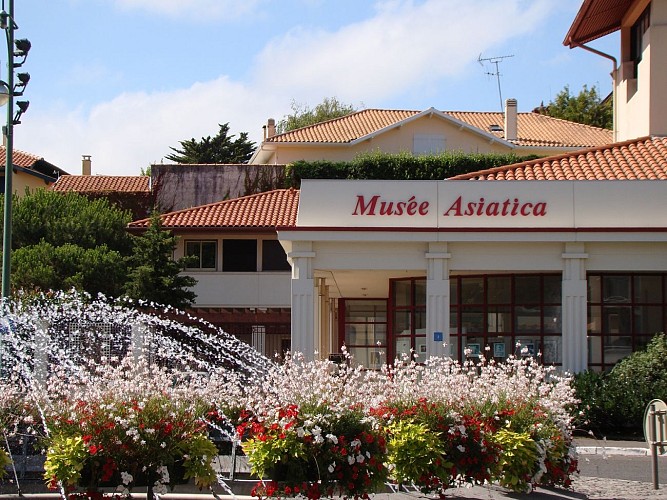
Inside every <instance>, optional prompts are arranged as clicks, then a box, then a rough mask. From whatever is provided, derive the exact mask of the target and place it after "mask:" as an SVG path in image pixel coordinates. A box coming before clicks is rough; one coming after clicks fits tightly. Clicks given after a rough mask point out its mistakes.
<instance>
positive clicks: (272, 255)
mask: <svg viewBox="0 0 667 500" xmlns="http://www.w3.org/2000/svg"><path fill="white" fill-rule="evenodd" d="M291 270H292V266H290V263H289V262H287V254H286V253H285V250H284V249H283V246H282V245H281V244H280V242H279V241H278V240H262V271H291Z"/></svg>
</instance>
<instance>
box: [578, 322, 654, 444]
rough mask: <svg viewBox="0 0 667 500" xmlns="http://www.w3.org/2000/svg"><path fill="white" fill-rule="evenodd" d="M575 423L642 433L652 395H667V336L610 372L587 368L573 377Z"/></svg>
mask: <svg viewBox="0 0 667 500" xmlns="http://www.w3.org/2000/svg"><path fill="white" fill-rule="evenodd" d="M574 387H575V390H576V393H577V397H578V399H579V400H580V401H581V402H580V404H579V408H578V409H579V416H578V420H577V422H576V424H577V426H580V427H584V428H586V429H589V430H591V431H593V432H599V433H602V434H607V433H612V434H618V433H622V434H628V433H631V434H641V432H642V429H643V421H644V412H645V410H646V406H647V405H648V403H649V402H650V401H651V400H652V399H662V400H665V399H667V336H665V334H664V333H660V334H658V335H656V336H655V337H653V339H652V340H651V341H650V342H649V343H648V345H647V346H646V348H645V349H644V350H641V351H637V352H635V353H633V354H632V355H630V356H628V357H627V358H625V359H623V360H621V361H620V362H619V363H618V364H617V365H616V366H614V368H613V369H612V370H611V371H610V372H609V373H595V372H592V371H587V372H583V373H580V374H578V375H577V376H576V377H575V378H574Z"/></svg>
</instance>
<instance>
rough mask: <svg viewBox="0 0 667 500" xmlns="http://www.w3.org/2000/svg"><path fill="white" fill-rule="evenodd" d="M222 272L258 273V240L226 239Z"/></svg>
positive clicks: (223, 249)
mask: <svg viewBox="0 0 667 500" xmlns="http://www.w3.org/2000/svg"><path fill="white" fill-rule="evenodd" d="M222 270H223V271H225V272H256V271H257V240H249V239H248V240H246V239H243V240H241V239H239V240H237V239H225V240H224V241H223V242H222Z"/></svg>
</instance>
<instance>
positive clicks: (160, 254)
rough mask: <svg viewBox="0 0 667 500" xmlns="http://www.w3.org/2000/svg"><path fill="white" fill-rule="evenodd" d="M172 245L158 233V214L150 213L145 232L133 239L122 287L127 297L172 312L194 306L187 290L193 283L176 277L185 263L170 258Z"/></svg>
mask: <svg viewBox="0 0 667 500" xmlns="http://www.w3.org/2000/svg"><path fill="white" fill-rule="evenodd" d="M176 241H177V238H176V237H175V236H173V235H171V234H170V233H169V232H168V231H165V230H163V229H162V223H161V220H160V216H159V214H158V213H157V212H153V214H152V215H151V218H150V225H149V227H148V229H147V230H146V232H145V233H144V234H143V235H141V236H138V237H136V238H135V242H134V252H133V253H132V256H131V257H130V259H129V268H130V271H129V273H128V281H127V284H126V285H125V293H126V295H127V296H128V297H130V298H133V299H137V300H146V301H148V302H154V303H156V304H162V305H170V306H173V307H176V308H185V307H187V306H189V305H192V304H193V303H194V300H195V298H196V297H197V295H196V294H195V293H194V292H193V291H192V290H189V288H192V287H193V286H195V285H196V284H197V280H196V279H194V278H193V277H192V276H184V275H181V274H180V273H181V271H183V269H184V268H185V264H186V262H187V259H185V258H181V259H178V260H174V259H173V258H172V255H173V252H174V249H175V248H176Z"/></svg>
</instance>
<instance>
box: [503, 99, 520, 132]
mask: <svg viewBox="0 0 667 500" xmlns="http://www.w3.org/2000/svg"><path fill="white" fill-rule="evenodd" d="M516 138H517V113H516V99H507V100H506V101H505V140H506V141H516Z"/></svg>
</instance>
